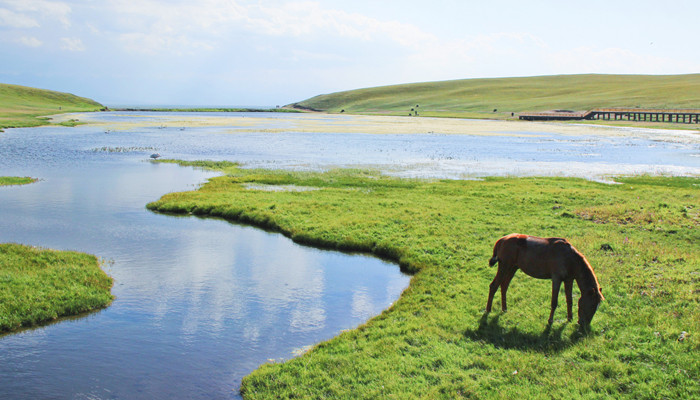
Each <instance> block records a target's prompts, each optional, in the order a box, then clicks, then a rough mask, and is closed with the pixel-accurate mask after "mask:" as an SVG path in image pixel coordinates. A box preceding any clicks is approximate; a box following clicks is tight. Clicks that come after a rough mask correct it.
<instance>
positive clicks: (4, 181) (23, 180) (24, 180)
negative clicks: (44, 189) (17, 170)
mask: <svg viewBox="0 0 700 400" xmlns="http://www.w3.org/2000/svg"><path fill="white" fill-rule="evenodd" d="M33 182H36V178H30V177H15V176H0V186H10V185H26V184H28V183H33Z"/></svg>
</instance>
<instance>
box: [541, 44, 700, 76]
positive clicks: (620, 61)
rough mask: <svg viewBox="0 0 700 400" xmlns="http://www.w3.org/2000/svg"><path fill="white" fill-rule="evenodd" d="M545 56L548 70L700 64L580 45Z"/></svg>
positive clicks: (647, 70)
mask: <svg viewBox="0 0 700 400" xmlns="http://www.w3.org/2000/svg"><path fill="white" fill-rule="evenodd" d="M546 57H547V59H548V61H549V63H550V64H551V69H552V70H556V71H562V73H576V72H590V73H622V74H625V73H636V74H669V73H670V74H675V73H679V74H680V73H689V72H693V71H698V70H700V65H698V64H693V63H691V62H687V61H682V60H678V59H670V58H666V57H659V56H654V55H651V54H639V53H635V52H633V51H631V50H628V49H621V48H616V47H608V48H602V49H601V48H596V47H593V46H580V47H576V48H572V49H565V50H561V51H557V52H551V53H549V54H547V55H546Z"/></svg>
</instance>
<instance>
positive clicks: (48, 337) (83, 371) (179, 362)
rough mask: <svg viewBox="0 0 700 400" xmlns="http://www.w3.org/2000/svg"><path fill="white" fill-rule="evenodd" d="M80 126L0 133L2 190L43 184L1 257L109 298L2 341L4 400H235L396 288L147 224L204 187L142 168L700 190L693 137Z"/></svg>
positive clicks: (128, 116) (267, 243) (508, 129)
mask: <svg viewBox="0 0 700 400" xmlns="http://www.w3.org/2000/svg"><path fill="white" fill-rule="evenodd" d="M68 117H73V118H74V117H75V116H68ZM78 118H79V119H81V120H91V121H92V123H91V124H88V125H84V126H78V127H75V128H64V127H41V128H31V129H12V130H8V131H6V132H4V133H0V175H3V176H4V175H9V176H32V177H37V178H40V179H41V180H40V181H39V182H37V183H35V184H32V185H26V186H21V187H3V188H0V242H17V243H23V244H28V245H36V246H42V247H49V248H56V249H71V250H79V251H84V252H88V253H92V254H96V255H98V256H99V257H101V258H103V259H105V260H108V261H109V262H108V263H107V264H106V265H105V269H106V270H107V272H108V273H109V274H110V275H111V276H113V277H114V278H115V286H114V289H113V293H114V294H115V295H116V297H117V298H116V300H115V301H114V303H113V304H112V305H111V306H110V307H109V308H107V309H105V310H102V311H100V312H97V313H94V314H91V315H88V316H83V317H80V318H76V319H71V320H63V321H60V322H58V323H56V324H52V325H49V326H46V327H42V328H38V329H34V330H28V331H24V332H20V333H16V334H12V335H5V336H2V337H0V398H3V399H4V398H8V399H10V398H104V399H112V398H116V399H139V398H149V399H150V398H236V397H237V396H238V393H237V391H236V388H237V387H238V385H239V383H240V380H241V378H242V377H243V376H244V375H245V374H247V373H248V372H250V371H251V370H253V369H254V368H255V367H256V366H257V365H259V364H260V363H262V362H265V361H266V360H268V359H286V358H290V357H292V356H293V355H294V354H298V353H299V351H302V349H303V348H304V347H305V346H308V345H312V344H314V343H317V342H318V341H321V340H324V339H327V338H330V337H332V336H334V335H336V334H337V333H338V332H340V331H341V330H343V329H349V328H353V327H355V326H357V325H358V324H361V323H362V322H364V321H366V320H367V319H368V318H370V317H371V316H373V315H376V314H378V313H380V312H381V310H383V309H385V308H386V307H388V306H389V305H390V304H391V303H392V302H393V301H395V300H396V298H398V296H399V295H400V293H401V291H402V290H403V289H404V288H405V287H406V286H407V284H408V277H407V276H404V275H402V274H401V273H400V272H399V270H398V267H397V266H395V265H392V264H389V263H386V262H383V261H381V260H377V259H375V258H371V257H365V256H358V255H348V254H341V253H337V252H330V251H323V250H317V249H313V248H308V247H302V246H298V245H295V244H293V243H292V242H291V241H290V240H288V239H287V238H284V237H283V236H281V235H278V234H274V233H267V232H264V231H261V230H259V229H254V228H250V227H244V226H238V225H233V224H229V223H226V222H224V221H221V220H216V219H200V218H195V217H173V216H166V215H161V214H155V213H151V212H149V211H147V210H146V209H145V204H146V203H148V202H149V201H153V200H156V199H158V198H159V197H160V196H161V195H163V194H165V193H167V192H171V191H181V190H192V189H195V188H196V186H197V185H198V184H201V183H202V182H204V181H205V180H206V179H207V178H208V177H211V176H213V174H212V173H209V172H205V171H201V170H194V169H191V168H181V167H177V166H174V165H167V164H153V163H150V162H149V161H148V156H149V155H150V154H151V153H153V152H159V153H161V154H162V155H163V156H164V157H167V158H180V159H187V160H197V159H212V160H231V161H240V162H243V163H245V164H246V165H247V166H251V167H272V168H293V169H324V168H329V167H333V166H362V167H368V166H369V167H377V168H381V169H383V170H385V171H387V172H389V173H393V174H398V175H405V176H425V177H447V178H464V177H466V178H475V177H479V176H483V175H564V176H584V177H587V178H591V179H605V177H606V176H608V175H610V174H621V173H666V174H682V175H698V174H700V157H698V156H699V155H700V137H699V136H698V134H697V133H692V132H656V131H646V130H625V129H608V128H597V127H596V128H588V127H573V128H572V127H571V126H570V125H552V124H546V125H545V124H529V123H524V124H520V123H517V124H512V123H505V124H504V123H499V122H491V121H467V122H466V123H465V122H461V121H444V120H436V121H435V122H432V120H431V119H427V118H426V119H423V118H419V119H410V118H403V119H391V118H386V119H385V118H374V117H353V116H345V115H344V116H326V115H290V114H218V113H217V114H208V113H194V114H175V113H167V114H163V113H97V114H89V115H88V114H85V115H79V116H78ZM404 132H405V133H414V134H415V135H405V134H403V133H404ZM421 132H424V133H421ZM367 133H377V134H367Z"/></svg>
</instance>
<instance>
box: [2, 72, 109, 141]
mask: <svg viewBox="0 0 700 400" xmlns="http://www.w3.org/2000/svg"><path fill="white" fill-rule="evenodd" d="M103 108H104V106H102V105H101V104H100V103H97V102H95V101H93V100H90V99H86V98H84V97H78V96H75V95H72V94H69V93H61V92H54V91H51V90H43V89H35V88H30V87H25V86H18V85H7V84H3V83H0V130H2V128H20V127H31V126H39V125H46V124H47V123H48V120H47V119H46V118H44V116H46V115H52V114H60V113H68V112H82V111H98V110H100V109H103ZM74 122H75V121H73V123H74ZM68 123H70V122H68Z"/></svg>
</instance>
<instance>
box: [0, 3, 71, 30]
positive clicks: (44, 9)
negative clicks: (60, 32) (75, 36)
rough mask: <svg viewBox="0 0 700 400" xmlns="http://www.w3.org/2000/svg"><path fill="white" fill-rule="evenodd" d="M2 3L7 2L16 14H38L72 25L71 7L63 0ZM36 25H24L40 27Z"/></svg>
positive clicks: (64, 24) (25, 16)
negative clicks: (70, 17)
mask: <svg viewBox="0 0 700 400" xmlns="http://www.w3.org/2000/svg"><path fill="white" fill-rule="evenodd" d="M0 3H2V4H5V5H6V6H7V7H8V8H11V9H12V10H14V11H15V15H19V16H21V18H24V19H33V18H32V17H30V16H29V15H33V16H38V17H40V18H43V19H48V20H51V21H59V22H60V23H61V24H62V25H63V26H64V27H66V28H68V27H70V26H71V22H70V19H69V18H68V16H69V15H70V13H71V7H70V6H69V5H68V4H66V3H64V2H62V1H50V0H0ZM38 26H39V25H38V23H37V25H34V26H24V27H25V28H29V27H38Z"/></svg>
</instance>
